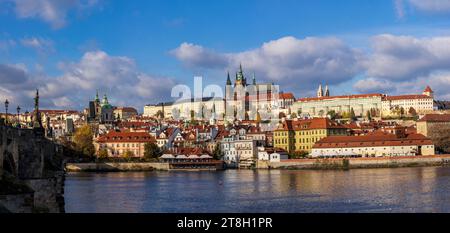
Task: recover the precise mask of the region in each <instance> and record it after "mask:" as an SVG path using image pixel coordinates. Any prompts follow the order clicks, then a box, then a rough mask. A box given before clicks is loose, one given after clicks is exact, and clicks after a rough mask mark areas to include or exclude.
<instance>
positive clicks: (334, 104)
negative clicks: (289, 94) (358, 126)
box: [292, 85, 434, 117]
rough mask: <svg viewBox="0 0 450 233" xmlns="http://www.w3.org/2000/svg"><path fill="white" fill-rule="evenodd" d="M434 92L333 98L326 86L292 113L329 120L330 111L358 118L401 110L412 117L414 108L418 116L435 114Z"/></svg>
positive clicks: (296, 107) (299, 104) (429, 90)
mask: <svg viewBox="0 0 450 233" xmlns="http://www.w3.org/2000/svg"><path fill="white" fill-rule="evenodd" d="M433 102H434V99H433V91H432V90H431V88H430V87H427V88H426V89H425V90H424V92H423V93H422V94H418V95H397V96H388V95H385V94H380V93H373V94H358V95H342V96H330V90H329V89H328V86H326V88H325V91H324V90H323V89H322V85H320V86H319V89H318V90H317V96H316V97H309V98H300V99H298V100H297V102H295V103H294V104H293V107H292V110H293V111H294V112H298V113H301V114H303V115H309V116H311V117H325V116H327V113H328V112H329V111H335V112H336V113H340V114H344V113H350V112H351V111H353V112H354V113H355V116H359V117H367V115H368V114H369V113H370V114H371V116H372V117H374V116H378V117H380V116H383V117H387V116H391V115H395V114H397V115H398V113H399V111H400V110H401V109H403V111H404V112H405V115H406V114H408V112H409V111H410V109H411V110H412V109H414V111H415V112H417V113H418V114H420V113H426V112H429V111H433V108H434V106H433Z"/></svg>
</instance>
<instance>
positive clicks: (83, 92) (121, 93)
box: [0, 51, 175, 110]
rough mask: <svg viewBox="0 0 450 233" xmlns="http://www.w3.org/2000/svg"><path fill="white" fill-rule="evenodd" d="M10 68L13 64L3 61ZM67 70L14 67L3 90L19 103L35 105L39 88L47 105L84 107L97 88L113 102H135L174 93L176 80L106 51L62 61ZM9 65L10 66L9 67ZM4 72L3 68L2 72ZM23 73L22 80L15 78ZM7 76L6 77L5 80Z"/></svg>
mask: <svg viewBox="0 0 450 233" xmlns="http://www.w3.org/2000/svg"><path fill="white" fill-rule="evenodd" d="M3 66H4V67H7V68H8V69H10V67H11V66H6V65H2V66H0V69H1V68H2V67H3ZM60 67H61V68H62V71H63V74H62V75H60V76H58V77H47V76H37V75H34V74H29V73H28V72H25V71H24V72H22V73H19V71H17V70H16V71H14V72H15V73H14V72H13V71H10V72H9V73H10V74H11V75H8V78H5V77H2V76H0V79H2V81H4V80H6V81H9V82H10V83H11V85H9V86H8V85H7V86H5V87H4V86H3V85H2V87H4V90H3V91H2V90H0V94H4V95H7V96H10V97H9V98H11V99H12V100H13V101H10V102H17V103H18V104H21V105H25V106H31V103H32V99H31V98H32V96H33V94H34V89H35V88H39V89H40V94H41V97H42V99H43V108H64V109H68V108H73V109H82V108H85V107H87V106H88V101H89V100H92V99H93V97H94V95H95V92H96V90H97V89H99V90H100V92H101V94H103V93H106V94H107V95H108V97H109V100H110V102H111V104H113V105H125V106H134V107H136V108H137V109H138V110H142V107H143V105H145V104H148V103H152V102H156V101H161V100H163V98H164V97H168V96H169V95H170V90H171V88H172V87H173V86H174V85H175V81H174V80H173V79H170V78H164V77H154V76H151V75H148V74H145V73H142V72H140V71H139V70H138V68H137V67H136V65H135V63H134V61H133V59H130V58H128V57H120V56H110V55H108V54H107V53H105V52H103V51H92V52H87V53H85V54H84V56H83V57H82V58H81V59H80V61H78V62H74V63H67V64H60ZM5 69H6V68H5ZM1 73H2V72H0V74H1ZM17 77H21V78H22V81H25V82H22V81H20V82H19V81H15V80H16V79H17ZM3 79H4V80H3Z"/></svg>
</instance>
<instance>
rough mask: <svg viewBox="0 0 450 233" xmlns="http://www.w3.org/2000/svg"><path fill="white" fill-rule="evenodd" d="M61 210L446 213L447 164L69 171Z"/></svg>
mask: <svg viewBox="0 0 450 233" xmlns="http://www.w3.org/2000/svg"><path fill="white" fill-rule="evenodd" d="M65 201H66V211H67V212H82V213H86V212H100V213H104V212H114V213H116V212H121V213H122V212H125V213H131V212H157V213H161V212H162V213H178V212H196V213H208V212H242V213H246V212H258V213H265V212H269V213H270V212H281V213H289V212H450V167H428V168H396V169H357V170H350V171H292V170H270V171H269V170H258V171H251V170H227V171H221V172H181V171H180V172H178V171H170V172H146V173H134V172H133V173H130V172H128V173H70V174H68V176H67V179H66V185H65Z"/></svg>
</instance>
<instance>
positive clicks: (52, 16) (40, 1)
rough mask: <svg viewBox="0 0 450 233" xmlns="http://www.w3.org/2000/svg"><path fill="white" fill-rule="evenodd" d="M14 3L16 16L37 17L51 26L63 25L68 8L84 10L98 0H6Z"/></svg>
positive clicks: (24, 17) (56, 27) (58, 26)
mask: <svg viewBox="0 0 450 233" xmlns="http://www.w3.org/2000/svg"><path fill="white" fill-rule="evenodd" d="M8 1H12V2H13V3H14V11H15V13H16V15H17V17H18V18H23V19H26V18H38V19H41V20H43V21H45V22H47V23H49V24H50V25H51V26H52V27H53V28H55V29H58V28H61V27H64V26H65V25H66V23H67V22H66V21H67V15H68V13H69V11H70V10H72V9H77V10H86V9H88V8H91V7H93V6H95V5H96V4H97V3H98V0H8Z"/></svg>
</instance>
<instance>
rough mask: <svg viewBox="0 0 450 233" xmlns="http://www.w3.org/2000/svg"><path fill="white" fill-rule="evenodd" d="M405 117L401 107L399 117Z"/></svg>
mask: <svg viewBox="0 0 450 233" xmlns="http://www.w3.org/2000/svg"><path fill="white" fill-rule="evenodd" d="M404 115H405V109H404V108H403V107H401V108H400V117H403V116H404Z"/></svg>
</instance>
